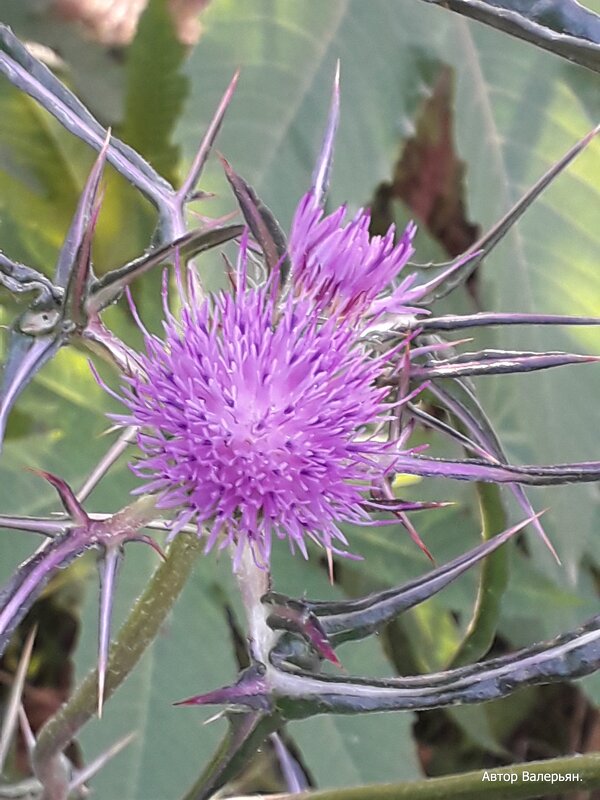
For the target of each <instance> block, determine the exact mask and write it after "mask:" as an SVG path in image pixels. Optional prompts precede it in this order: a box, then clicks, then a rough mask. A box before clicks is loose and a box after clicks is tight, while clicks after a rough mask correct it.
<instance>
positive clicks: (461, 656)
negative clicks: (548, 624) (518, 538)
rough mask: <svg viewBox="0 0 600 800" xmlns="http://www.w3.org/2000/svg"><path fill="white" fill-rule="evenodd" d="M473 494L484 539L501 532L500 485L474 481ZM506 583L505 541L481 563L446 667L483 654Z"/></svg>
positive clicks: (503, 518)
mask: <svg viewBox="0 0 600 800" xmlns="http://www.w3.org/2000/svg"><path fill="white" fill-rule="evenodd" d="M476 487H477V496H478V498H479V508H480V510H481V521H482V531H483V539H484V541H488V540H489V539H490V538H491V537H492V536H496V535H497V534H498V533H501V532H502V531H503V530H504V529H505V528H506V526H507V519H506V512H505V511H504V507H503V505H502V496H501V494H500V488H499V487H498V486H496V484H494V483H489V484H485V483H478V484H476ZM507 584H508V550H507V548H506V545H505V546H504V547H501V548H499V549H498V550H496V552H495V553H492V554H491V555H489V556H488V557H487V558H486V559H485V561H484V562H483V565H482V567H481V576H480V578H479V589H478V591H477V600H476V602H475V609H474V611H473V616H472V618H471V621H470V622H469V626H468V628H467V632H466V634H465V637H464V639H463V640H462V642H461V644H460V646H459V647H458V650H457V651H456V653H455V654H454V656H453V657H452V660H451V662H450V664H449V665H448V669H451V668H452V667H462V666H463V665H464V664H471V663H473V662H474V661H477V660H478V659H479V658H481V657H482V656H484V655H485V654H486V653H487V652H488V650H489V649H490V647H491V646H492V642H493V641H494V636H495V634H496V626H497V624H498V617H499V616H500V606H501V603H502V595H503V594H504V591H505V589H506V586H507Z"/></svg>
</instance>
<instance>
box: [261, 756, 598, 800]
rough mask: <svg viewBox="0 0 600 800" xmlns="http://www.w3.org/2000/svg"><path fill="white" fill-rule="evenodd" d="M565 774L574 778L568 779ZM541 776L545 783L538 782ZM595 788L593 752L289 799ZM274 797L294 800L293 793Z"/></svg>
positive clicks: (510, 795) (447, 796) (524, 799)
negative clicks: (504, 776) (500, 777)
mask: <svg viewBox="0 0 600 800" xmlns="http://www.w3.org/2000/svg"><path fill="white" fill-rule="evenodd" d="M499 775H508V776H509V779H508V780H503V779H499V778H498V777H497V776H499ZM565 776H572V779H571V780H568V779H566V778H565ZM494 777H496V779H495V780H494ZM542 777H546V779H545V780H542V779H541V778H542ZM561 777H562V778H563V779H562V780H561ZM511 781H513V782H511ZM598 787H600V755H597V754H594V755H585V756H567V757H565V758H554V759H549V760H547V761H532V762H530V763H527V764H517V765H515V766H510V767H501V768H499V769H490V770H478V771H477V772H466V773H464V774H462V775H449V776H447V777H443V778H428V779H427V780H422V781H409V782H407V783H398V784H382V785H378V786H357V787H354V788H351V789H325V790H323V791H318V792H305V793H302V794H295V795H293V800H528V798H536V797H541V796H546V795H547V794H548V792H552V794H555V793H557V792H560V793H561V795H562V794H570V793H571V792H579V791H581V790H582V789H595V788H598ZM277 797H278V798H279V799H280V800H292V795H287V794H286V795H277ZM274 800H275V798H274Z"/></svg>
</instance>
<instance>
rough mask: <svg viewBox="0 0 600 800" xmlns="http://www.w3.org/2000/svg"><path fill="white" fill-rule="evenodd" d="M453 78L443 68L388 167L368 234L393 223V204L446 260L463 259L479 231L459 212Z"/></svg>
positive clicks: (460, 173)
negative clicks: (398, 205)
mask: <svg viewBox="0 0 600 800" xmlns="http://www.w3.org/2000/svg"><path fill="white" fill-rule="evenodd" d="M453 122H454V75H453V72H452V70H451V69H450V68H449V67H443V68H442V69H441V71H440V73H439V75H438V78H437V80H436V82H435V84H434V86H433V90H432V93H431V95H430V96H429V97H428V98H427V100H425V101H424V103H423V105H422V108H421V110H420V113H419V114H418V117H417V122H416V130H415V135H414V136H412V137H411V138H410V139H408V140H407V141H406V143H405V145H404V147H403V150H402V153H401V155H400V158H399V160H398V161H397V163H396V165H395V167H394V173H393V176H392V180H391V181H390V182H389V183H384V184H381V185H380V186H379V187H378V189H377V191H376V195H375V198H374V202H373V206H372V210H373V227H374V230H373V232H374V233H382V232H383V231H385V230H386V229H387V227H388V226H389V225H390V223H391V222H393V221H394V213H393V207H392V205H393V201H394V200H396V201H398V200H399V201H402V202H403V203H404V204H405V205H406V206H407V207H408V208H409V210H410V212H411V214H412V215H413V216H414V218H415V219H416V221H417V222H418V224H419V225H420V226H422V227H424V228H425V229H426V230H427V231H428V233H429V234H430V235H431V237H432V238H433V239H435V241H436V242H438V243H439V244H440V245H441V247H442V248H443V249H444V250H445V252H446V253H447V254H448V256H450V257H454V256H458V255H460V254H461V253H464V251H465V250H467V249H468V248H469V246H470V245H471V244H473V242H475V241H476V240H477V238H478V234H479V228H478V226H477V225H475V224H473V223H471V222H469V220H468V219H467V216H466V211H465V201H464V195H465V188H464V184H465V164H464V162H463V161H461V160H460V159H459V158H458V156H457V154H456V149H455V144H454V136H453V128H454V124H453Z"/></svg>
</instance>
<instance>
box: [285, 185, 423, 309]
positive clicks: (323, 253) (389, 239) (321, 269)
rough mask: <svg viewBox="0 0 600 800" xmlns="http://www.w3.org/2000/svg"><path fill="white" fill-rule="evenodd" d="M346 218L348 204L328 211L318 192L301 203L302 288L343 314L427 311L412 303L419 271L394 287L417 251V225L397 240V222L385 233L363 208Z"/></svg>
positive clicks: (295, 245) (293, 240) (297, 246)
mask: <svg viewBox="0 0 600 800" xmlns="http://www.w3.org/2000/svg"><path fill="white" fill-rule="evenodd" d="M345 217H346V207H345V206H341V207H340V208H338V209H337V210H336V211H334V212H333V213H332V214H329V215H327V216H326V215H324V212H323V209H322V208H321V206H320V205H319V203H318V202H317V199H316V197H315V194H314V192H313V191H310V192H308V193H307V194H306V195H305V196H304V197H303V198H302V200H301V201H300V203H299V205H298V208H297V209H296V213H295V215H294V220H293V222H292V230H291V233H290V241H289V252H290V258H291V262H292V278H293V280H294V282H295V284H296V288H297V290H298V291H300V292H302V293H303V294H305V295H306V296H307V297H309V298H310V299H311V300H312V302H313V303H314V304H315V305H316V306H317V307H318V308H319V309H321V310H326V309H327V310H330V311H333V312H336V313H339V314H342V315H361V314H368V315H374V314H378V313H381V312H385V311H389V312H393V313H397V314H414V313H423V309H419V308H414V307H413V306H410V305H408V304H407V303H410V302H414V299H417V295H418V293H415V292H411V287H412V286H413V284H414V283H415V281H416V280H417V276H416V274H414V273H411V274H410V275H408V276H407V277H406V278H404V280H402V281H401V283H400V284H399V285H397V286H396V287H393V282H394V280H395V279H396V278H397V276H398V275H399V274H400V272H401V270H402V269H403V268H404V266H405V265H406V263H407V261H408V259H409V258H410V257H411V255H412V254H413V252H414V249H413V246H412V240H413V238H414V235H415V233H416V226H415V225H414V224H413V223H412V222H411V223H410V224H409V225H408V226H407V228H406V230H405V231H404V233H403V234H402V236H401V237H400V238H399V241H398V243H397V244H396V243H395V228H394V226H393V225H392V226H390V228H389V229H388V231H387V233H386V234H385V236H371V235H370V234H369V226H370V224H371V214H370V212H369V211H365V210H363V209H360V210H359V211H358V212H357V214H356V215H355V217H354V218H353V219H352V220H350V221H349V222H345ZM390 287H392V288H390Z"/></svg>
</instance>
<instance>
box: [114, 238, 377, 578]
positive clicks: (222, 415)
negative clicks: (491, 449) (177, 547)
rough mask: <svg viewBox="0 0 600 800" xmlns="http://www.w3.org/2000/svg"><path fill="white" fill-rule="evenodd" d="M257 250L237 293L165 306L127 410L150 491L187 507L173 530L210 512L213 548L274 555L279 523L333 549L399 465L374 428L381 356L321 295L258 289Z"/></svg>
mask: <svg viewBox="0 0 600 800" xmlns="http://www.w3.org/2000/svg"><path fill="white" fill-rule="evenodd" d="M245 262H246V254H245V246H244V245H242V254H241V259H240V265H239V266H240V272H239V273H238V280H237V286H236V288H235V290H234V292H233V293H220V294H218V295H215V296H213V297H209V298H208V299H206V300H204V301H202V302H199V303H195V302H193V301H192V302H189V303H187V304H186V305H185V306H184V308H183V311H182V314H181V318H180V320H176V319H175V318H174V317H172V316H171V315H170V314H167V319H166V321H165V323H164V329H165V337H164V339H159V338H158V337H156V336H152V335H146V353H145V354H143V355H140V356H139V371H138V372H137V373H136V374H135V375H133V376H131V377H129V378H128V379H127V385H126V387H125V389H124V391H123V396H122V401H123V402H124V404H125V405H126V406H127V409H128V413H127V414H126V415H123V416H119V417H118V418H117V419H118V420H119V421H120V422H121V423H123V424H127V425H129V424H132V423H133V424H135V425H137V426H140V427H141V428H142V432H141V433H140V435H139V446H140V448H141V451H142V454H143V457H142V458H141V460H140V461H139V462H138V463H137V464H136V465H134V467H133V469H134V471H135V472H136V473H137V474H138V475H139V476H141V477H142V478H144V479H145V480H146V481H147V482H148V483H147V485H146V486H145V487H144V490H145V491H148V490H151V491H160V492H161V493H162V497H161V500H160V501H159V505H160V506H162V507H163V508H166V507H178V508H180V511H179V514H178V517H177V524H176V527H175V530H177V529H178V528H180V527H181V526H182V525H183V524H185V523H186V522H188V521H192V520H195V521H196V522H197V523H198V524H199V525H203V524H204V523H207V524H208V525H209V527H210V532H209V534H208V536H207V541H206V549H207V550H208V549H210V548H211V547H212V546H213V545H214V544H216V543H217V542H219V546H221V547H223V546H225V545H227V544H234V546H235V547H236V553H237V557H238V558H239V556H240V555H241V552H242V550H243V548H244V546H246V544H249V545H250V546H251V548H252V551H253V553H254V555H255V558H256V560H257V561H259V562H261V563H266V562H268V558H269V552H270V545H271V539H272V537H273V535H275V536H278V537H279V538H288V539H289V542H290V544H291V546H292V549H293V548H294V546H297V547H298V548H299V549H300V550H301V551H302V552H303V553H304V554H306V546H305V537H309V538H311V539H313V540H315V541H317V542H319V543H321V544H322V545H323V546H324V547H326V548H327V549H328V550H334V551H335V550H337V548H336V546H335V542H338V543H342V544H345V543H346V540H345V538H344V535H343V533H342V532H341V531H340V529H339V527H338V523H339V522H340V521H361V520H364V519H365V518H366V517H367V512H366V511H365V510H364V509H363V507H362V502H363V494H364V492H365V489H368V488H369V487H370V486H371V485H372V483H373V482H374V481H376V480H378V479H380V477H381V474H382V470H383V468H382V466H381V459H382V458H384V457H386V456H387V463H388V464H389V451H388V447H389V446H388V445H386V444H383V443H381V442H377V441H374V440H373V439H372V438H369V437H368V435H366V434H365V433H364V431H365V430H366V428H367V426H372V425H376V424H377V423H378V422H380V421H381V417H382V415H383V414H384V413H385V411H386V404H385V402H384V400H385V394H386V392H387V390H386V389H382V388H380V387H379V388H378V387H377V386H376V385H375V379H376V378H377V377H378V375H379V373H380V371H381V369H382V363H381V361H378V360H376V359H373V358H369V357H367V355H366V354H365V353H364V352H363V350H362V348H361V346H359V345H358V344H357V338H356V333H355V331H354V330H353V326H352V325H351V324H350V323H349V322H345V321H343V320H341V321H340V320H339V319H338V318H336V317H331V318H329V319H326V320H325V321H323V320H322V318H321V315H320V314H319V310H318V309H317V308H316V307H315V306H314V305H313V304H312V303H311V302H310V300H308V299H305V298H304V299H302V298H300V299H298V298H297V297H294V296H292V295H289V296H288V298H287V299H286V300H284V301H283V305H281V306H278V304H277V300H276V292H275V291H274V286H273V284H272V283H271V284H269V283H267V284H265V285H263V286H261V287H259V288H248V287H247V286H246V280H245Z"/></svg>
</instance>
